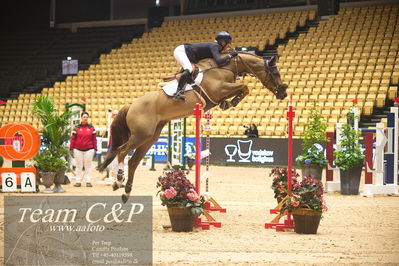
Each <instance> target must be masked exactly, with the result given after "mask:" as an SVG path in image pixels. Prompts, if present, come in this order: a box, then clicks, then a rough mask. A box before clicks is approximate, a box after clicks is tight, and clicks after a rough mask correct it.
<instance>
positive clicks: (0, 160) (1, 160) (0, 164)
mask: <svg viewBox="0 0 399 266" xmlns="http://www.w3.org/2000/svg"><path fill="white" fill-rule="evenodd" d="M3 164H4V158H3V157H2V156H0V167H3Z"/></svg>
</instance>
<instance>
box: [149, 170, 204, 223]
mask: <svg viewBox="0 0 399 266" xmlns="http://www.w3.org/2000/svg"><path fill="white" fill-rule="evenodd" d="M157 188H159V191H158V193H157V194H159V196H160V199H161V201H162V205H166V206H168V207H180V208H187V209H190V210H191V212H192V213H193V214H195V215H200V214H202V213H203V211H204V208H205V201H206V199H205V197H204V196H202V195H198V194H197V192H196V191H195V188H194V185H193V184H192V183H191V182H190V180H188V179H187V177H186V174H185V172H184V171H182V170H178V169H172V170H170V171H166V172H164V173H163V175H162V176H160V177H159V178H158V182H157Z"/></svg>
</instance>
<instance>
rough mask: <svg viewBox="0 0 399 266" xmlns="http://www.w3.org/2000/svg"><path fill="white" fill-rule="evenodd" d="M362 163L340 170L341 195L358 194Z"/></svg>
mask: <svg viewBox="0 0 399 266" xmlns="http://www.w3.org/2000/svg"><path fill="white" fill-rule="evenodd" d="M362 168H363V164H358V165H356V166H355V167H353V168H351V169H348V170H345V171H344V170H341V171H340V177H341V194H342V195H358V194H359V185H360V177H361V175H362Z"/></svg>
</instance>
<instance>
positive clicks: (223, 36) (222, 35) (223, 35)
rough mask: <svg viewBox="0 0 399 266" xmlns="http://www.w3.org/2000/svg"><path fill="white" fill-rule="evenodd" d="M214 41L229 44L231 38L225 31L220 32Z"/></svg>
mask: <svg viewBox="0 0 399 266" xmlns="http://www.w3.org/2000/svg"><path fill="white" fill-rule="evenodd" d="M215 40H216V41H217V42H220V41H225V42H226V43H231V41H232V38H231V35H230V34H229V33H228V32H227V31H221V32H219V33H218V34H217V35H216V38H215Z"/></svg>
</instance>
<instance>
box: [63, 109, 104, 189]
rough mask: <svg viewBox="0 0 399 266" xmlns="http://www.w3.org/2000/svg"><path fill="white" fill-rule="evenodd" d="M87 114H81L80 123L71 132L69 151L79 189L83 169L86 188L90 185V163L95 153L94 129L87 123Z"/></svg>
mask: <svg viewBox="0 0 399 266" xmlns="http://www.w3.org/2000/svg"><path fill="white" fill-rule="evenodd" d="M88 119H89V113H87V112H83V113H82V114H81V120H80V121H81V122H80V124H79V125H77V126H75V128H74V129H73V131H72V138H71V143H70V146H69V149H70V150H71V151H73V157H74V158H75V164H76V184H75V185H74V186H75V187H80V186H81V182H82V170H83V167H84V168H85V172H86V174H85V178H86V186H87V187H92V185H91V162H92V160H93V157H94V154H95V152H96V151H97V136H96V130H95V128H94V127H93V126H92V125H91V124H89V123H88Z"/></svg>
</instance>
